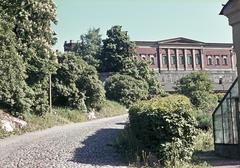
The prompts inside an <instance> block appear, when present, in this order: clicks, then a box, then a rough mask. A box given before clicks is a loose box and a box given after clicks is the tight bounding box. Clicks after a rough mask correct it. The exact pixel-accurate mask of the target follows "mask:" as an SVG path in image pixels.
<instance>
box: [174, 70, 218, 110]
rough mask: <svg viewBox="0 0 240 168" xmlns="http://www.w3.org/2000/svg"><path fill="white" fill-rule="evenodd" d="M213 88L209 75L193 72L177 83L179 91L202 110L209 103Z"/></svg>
mask: <svg viewBox="0 0 240 168" xmlns="http://www.w3.org/2000/svg"><path fill="white" fill-rule="evenodd" d="M212 88H213V86H212V82H211V81H210V79H209V77H208V75H207V74H206V73H202V72H193V73H191V74H189V75H187V76H185V77H183V78H181V79H180V80H179V81H178V82H177V91H178V92H179V93H180V94H183V95H185V96H187V97H189V99H190V100H191V102H192V104H193V105H194V106H196V107H200V108H201V107H202V106H203V107H204V104H206V103H207V102H208V96H209V94H210V93H211V92H212Z"/></svg>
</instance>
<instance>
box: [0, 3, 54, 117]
mask: <svg viewBox="0 0 240 168" xmlns="http://www.w3.org/2000/svg"><path fill="white" fill-rule="evenodd" d="M0 8H1V9H2V10H1V13H4V15H5V16H7V17H6V18H5V20H7V21H8V22H10V23H13V32H14V33H15V36H16V39H17V44H18V45H17V52H18V54H19V55H20V56H22V58H23V60H24V62H25V63H26V67H27V75H28V77H27V80H26V81H27V83H28V85H29V86H30V87H31V88H32V89H33V91H34V97H33V102H34V104H33V106H32V109H33V111H34V112H36V113H38V114H42V113H44V112H46V111H47V110H48V97H47V95H48V94H47V91H48V81H49V74H51V73H54V72H55V71H56V67H55V63H54V60H55V57H56V56H55V54H54V52H53V51H52V49H51V48H52V45H53V44H54V43H55V42H56V38H55V37H54V34H55V33H54V32H53V30H52V29H51V25H52V24H53V23H56V19H55V18H56V6H55V4H54V2H53V0H27V1H21V0H0Z"/></svg>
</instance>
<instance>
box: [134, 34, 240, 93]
mask: <svg viewBox="0 0 240 168" xmlns="http://www.w3.org/2000/svg"><path fill="white" fill-rule="evenodd" d="M136 44H137V57H136V59H138V60H149V61H150V62H151V67H152V68H153V69H154V70H155V71H156V72H159V75H158V77H159V80H160V82H161V84H162V85H163V86H164V87H165V89H166V90H167V91H174V87H175V83H176V81H177V80H178V79H180V78H182V77H183V76H185V75H186V74H189V73H191V72H195V71H204V72H207V73H208V74H209V76H210V78H211V80H212V81H213V83H214V84H215V85H214V86H215V90H217V91H222V90H227V89H228V88H229V86H230V85H231V84H232V83H233V81H234V80H235V79H236V77H237V74H236V72H237V70H236V55H235V53H234V52H233V44H229V43H204V42H200V41H195V40H191V39H187V38H182V37H179V38H174V39H168V40H162V41H152V42H149V41H148V42H147V41H136Z"/></svg>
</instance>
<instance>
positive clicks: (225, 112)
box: [213, 81, 238, 144]
mask: <svg viewBox="0 0 240 168" xmlns="http://www.w3.org/2000/svg"><path fill="white" fill-rule="evenodd" d="M237 111H238V83H237V82H236V81H235V82H234V84H233V86H231V89H230V90H229V91H228V92H227V94H226V95H225V97H224V99H223V100H222V102H221V105H220V106H219V107H218V108H217V109H216V110H215V112H214V115H213V121H214V137H215V143H223V144H237V143H238V129H237V121H238V120H237V114H238V113H237Z"/></svg>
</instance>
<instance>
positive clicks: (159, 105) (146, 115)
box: [129, 95, 196, 164]
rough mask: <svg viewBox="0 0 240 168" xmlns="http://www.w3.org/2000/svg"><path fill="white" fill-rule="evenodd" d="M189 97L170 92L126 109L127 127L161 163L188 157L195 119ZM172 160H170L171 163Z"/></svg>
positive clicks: (191, 149)
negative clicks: (172, 158)
mask: <svg viewBox="0 0 240 168" xmlns="http://www.w3.org/2000/svg"><path fill="white" fill-rule="evenodd" d="M192 115H193V111H192V108H191V102H190V100H189V99H188V98H187V97H185V96H180V95H173V96H168V97H163V98H155V99H152V100H150V101H142V102H139V103H137V104H135V105H134V106H133V107H132V108H131V109H130V110H129V121H130V129H131V131H132V133H133V134H134V136H135V137H136V139H137V140H138V141H139V142H140V144H142V146H141V148H142V149H143V150H144V151H147V152H153V153H156V154H157V156H158V157H159V158H160V161H161V162H162V163H163V164H166V163H167V161H168V160H169V159H171V157H172V156H175V157H174V159H176V160H183V161H187V160H189V159H190V158H191V153H192V151H193V148H192V144H193V140H194V136H195V126H196V122H195V119H194V118H193V117H192ZM172 163H174V162H172Z"/></svg>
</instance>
